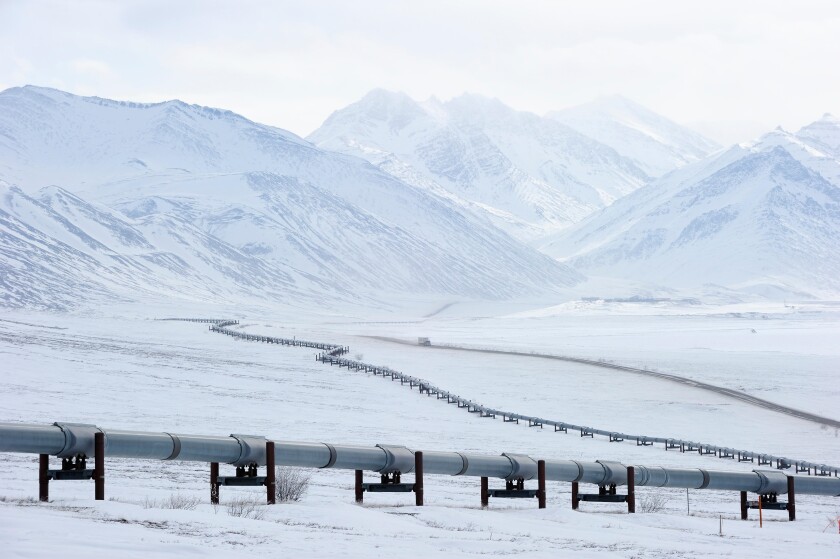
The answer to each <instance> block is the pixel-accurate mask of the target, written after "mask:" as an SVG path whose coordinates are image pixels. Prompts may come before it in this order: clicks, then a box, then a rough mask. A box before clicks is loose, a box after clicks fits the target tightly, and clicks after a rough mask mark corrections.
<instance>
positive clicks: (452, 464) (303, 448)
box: [0, 423, 840, 496]
mask: <svg viewBox="0 0 840 559" xmlns="http://www.w3.org/2000/svg"><path fill="white" fill-rule="evenodd" d="M99 431H100V429H99V428H98V427H95V426H91V425H80V424H70V423H62V424H61V426H59V425H30V424H18V423H0V452H23V453H35V454H52V455H59V454H62V453H66V452H69V449H72V448H79V449H88V448H91V443H92V440H93V436H94V433H95V432H99ZM102 432H104V433H105V440H106V446H105V448H106V451H105V452H106V455H107V456H109V457H115V458H135V459H151V460H183V461H195V462H222V463H229V464H234V463H237V462H238V461H240V460H241V459H246V458H242V456H243V447H242V442H241V441H242V440H243V439H245V440H246V441H247V442H249V444H251V445H254V444H260V443H261V441H262V439H261V438H260V437H253V436H250V437H249V436H244V435H235V436H229V437H220V436H204V435H179V434H175V433H154V432H144V431H123V430H103V431H102ZM68 441H69V442H68ZM68 445H70V446H68ZM387 449H390V452H391V453H392V454H394V453H395V452H396V451H397V450H398V449H399V448H398V447H389V446H385V447H384V448H383V447H364V446H353V445H331V444H327V443H313V442H292V441H278V442H275V462H276V463H277V464H280V465H287V466H300V467H307V468H341V469H348V470H371V471H377V472H378V471H382V470H383V469H385V468H386V466H387V465H388V460H389V457H388V453H387ZM403 452H411V451H408V450H407V449H404V448H403ZM253 455H254V456H256V455H257V453H254V454H253ZM423 455H424V469H425V472H426V473H428V474H440V475H451V476H454V475H467V476H474V477H494V478H500V479H506V478H510V477H511V476H513V475H518V474H517V472H526V470H527V471H530V470H528V468H527V467H524V466H525V465H526V464H530V461H533V459H532V458H531V457H529V456H525V455H516V454H511V455H509V456H505V455H502V456H489V455H482V454H464V453H459V452H440V451H424V452H423ZM403 458H404V457H403ZM391 459H392V460H393V456H392V457H391ZM635 468H636V485H637V486H650V487H680V488H683V487H684V488H691V489H710V490H720V491H750V492H758V493H777V494H783V493H786V492H787V478H788V476H787V475H786V474H785V473H783V472H781V471H779V470H756V471H753V472H723V471H709V470H703V469H680V468H663V467H651V466H635ZM545 470H546V471H545V473H546V479H547V480H552V481H565V482H571V481H578V482H582V483H591V484H595V485H608V484H616V485H625V484H626V483H627V468H626V466H625V465H623V464H621V463H619V462H610V461H598V462H578V461H574V460H546V464H545ZM527 475H528V477H530V474H527ZM790 477H794V479H795V487H796V492H797V493H800V494H805V495H828V496H840V479H838V478H831V477H821V476H813V477H812V476H790Z"/></svg>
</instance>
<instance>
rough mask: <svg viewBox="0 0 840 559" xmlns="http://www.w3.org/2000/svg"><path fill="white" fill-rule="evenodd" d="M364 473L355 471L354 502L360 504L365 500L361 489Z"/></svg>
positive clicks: (363, 491)
mask: <svg viewBox="0 0 840 559" xmlns="http://www.w3.org/2000/svg"><path fill="white" fill-rule="evenodd" d="M363 475H364V472H363V471H362V470H356V502H357V503H359V504H362V503H363V502H364V500H365V490H364V489H363V488H362V479H363Z"/></svg>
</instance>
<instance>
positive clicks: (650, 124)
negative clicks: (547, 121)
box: [546, 95, 720, 177]
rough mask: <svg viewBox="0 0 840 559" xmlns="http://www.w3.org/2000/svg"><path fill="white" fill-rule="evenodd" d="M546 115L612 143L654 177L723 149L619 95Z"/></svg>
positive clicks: (622, 153) (606, 142)
mask: <svg viewBox="0 0 840 559" xmlns="http://www.w3.org/2000/svg"><path fill="white" fill-rule="evenodd" d="M546 116H547V117H548V118H552V119H555V120H557V121H558V122H562V123H563V124H565V125H567V126H569V127H570V128H574V129H575V130H577V131H578V132H580V133H581V134H585V135H586V136H589V137H590V138H593V139H595V140H598V141H599V142H601V143H602V144H606V145H608V146H610V147H611V148H613V149H614V150H615V151H617V152H618V153H620V154H621V155H622V156H624V157H626V158H629V159H630V160H631V161H633V163H635V164H636V165H637V166H638V167H639V168H641V169H642V170H644V171H645V172H646V173H647V174H648V175H650V176H652V177H660V176H662V175H664V174H665V173H668V172H670V171H673V170H674V169H677V168H679V167H683V166H685V165H687V164H689V163H692V162H694V161H699V160H700V159H703V158H704V157H706V156H707V155H709V154H710V153H712V152H714V151H716V150H718V149H720V146H719V145H718V144H717V143H715V142H714V141H712V140H710V139H708V138H705V137H703V136H702V135H700V134H698V133H697V132H694V131H693V130H690V129H688V128H686V127H685V126H681V125H679V124H677V123H675V122H673V121H671V120H669V119H667V118H665V117H663V116H662V115H659V114H656V113H654V112H653V111H651V110H649V109H647V108H645V107H643V106H642V105H639V104H638V103H634V102H633V101H630V100H629V99H626V98H624V97H621V96H618V95H615V96H610V97H604V98H601V99H598V100H596V101H592V102H590V103H586V104H584V105H579V106H577V107H571V108H568V109H564V110H561V111H553V112H550V113H548V114H547V115H546Z"/></svg>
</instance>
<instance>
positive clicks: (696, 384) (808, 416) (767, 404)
mask: <svg viewBox="0 0 840 559" xmlns="http://www.w3.org/2000/svg"><path fill="white" fill-rule="evenodd" d="M363 337H365V338H370V339H374V340H379V341H382V342H390V343H397V344H405V345H412V346H416V347H423V349H442V350H448V351H471V352H474V353H491V354H498V355H515V356H519V357H531V358H537V359H553V360H556V361H566V362H569V363H580V364H583V365H591V366H593V367H601V368H604V369H613V370H615V371H622V372H625V373H633V374H636V375H644V376H646V377H653V378H658V379H661V380H667V381H671V382H676V383H678V384H682V385H683V386H690V387H692V388H697V389H699V390H706V391H708V392H713V393H715V394H719V395H721V396H726V397H729V398H732V399H735V400H738V401H741V402H744V403H747V404H750V405H752V406H756V407H759V408H763V409H766V410H770V411H774V412H777V413H781V414H785V415H789V416H792V417H796V418H799V419H804V420H805V421H811V422H813V423H818V424H819V425H825V426H827V427H833V428H834V429H840V421H838V420H836V419H831V418H830V417H823V416H821V415H816V414H813V413H809V412H806V411H802V410H798V409H796V408H790V407H788V406H783V405H782V404H777V403H775V402H771V401H769V400H764V399H762V398H757V397H755V396H751V395H750V394H747V393H746V392H741V391H739V390H733V389H731V388H725V387H723V386H717V385H714V384H709V383H707V382H700V381H698V380H693V379H690V378H686V377H681V376H679V375H673V374H669V373H660V372H656V371H648V370H646V369H639V368H636V367H628V366H626V365H617V364H614V363H606V362H604V361H595V360H592V359H583V358H580V357H569V356H564V355H551V354H549V353H526V352H524V351H513V350H503V349H478V348H472V347H465V346H459V345H455V344H434V345H431V346H417V343H416V342H411V341H408V340H401V339H399V338H390V337H385V336H363Z"/></svg>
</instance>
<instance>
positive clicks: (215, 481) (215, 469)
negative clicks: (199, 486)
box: [210, 462, 219, 505]
mask: <svg viewBox="0 0 840 559" xmlns="http://www.w3.org/2000/svg"><path fill="white" fill-rule="evenodd" d="M210 504H213V505H218V504H219V463H218V462H210Z"/></svg>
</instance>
